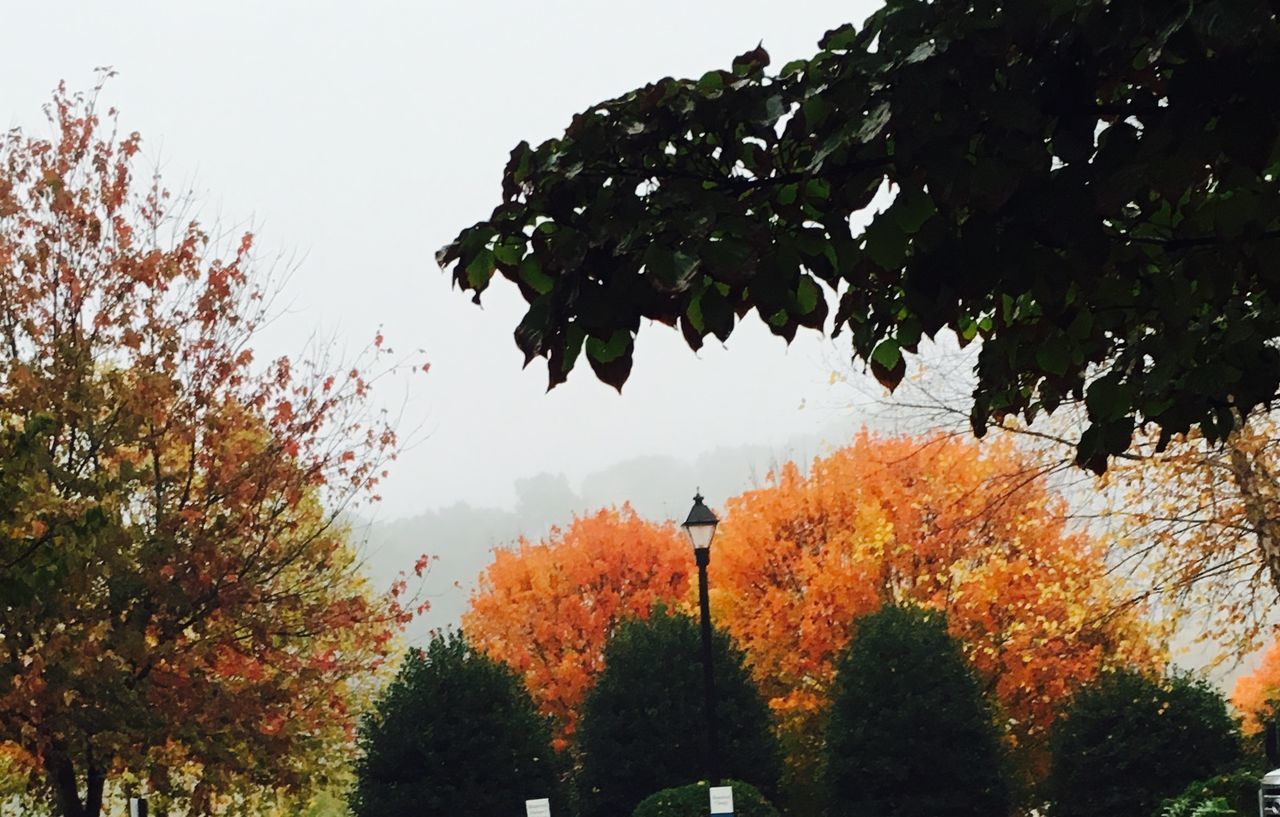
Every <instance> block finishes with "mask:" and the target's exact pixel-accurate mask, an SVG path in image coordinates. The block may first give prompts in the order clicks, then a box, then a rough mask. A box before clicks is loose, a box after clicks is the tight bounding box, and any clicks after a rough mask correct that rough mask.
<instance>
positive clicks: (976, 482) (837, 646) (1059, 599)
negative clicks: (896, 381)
mask: <svg viewBox="0 0 1280 817" xmlns="http://www.w3.org/2000/svg"><path fill="white" fill-rule="evenodd" d="M1007 442H1008V441H1003V443H1001V442H986V443H980V442H978V441H975V440H970V439H965V438H962V437H956V436H948V435H943V434H934V435H926V436H919V437H912V436H899V437H888V436H877V435H873V434H869V433H866V432H864V433H862V434H860V435H859V436H858V437H856V438H855V439H854V440H853V441H852V442H851V443H850V444H849V445H847V446H845V447H843V448H841V449H839V450H837V451H835V452H833V453H832V454H830V455H829V456H826V457H822V458H818V459H815V460H814V461H813V462H812V464H811V466H810V468H809V470H808V473H807V474H802V473H801V472H800V470H799V469H798V468H796V467H795V466H794V465H787V466H785V467H784V468H783V469H782V471H781V472H780V473H779V474H777V475H776V476H775V477H774V479H773V480H772V482H771V484H769V485H766V486H765V487H763V488H760V489H757V490H754V491H748V492H747V493H745V494H742V495H741V496H738V497H735V498H733V499H731V500H729V502H728V503H727V513H726V514H725V519H724V521H723V522H722V523H721V525H720V530H719V531H718V532H717V534H716V543H715V557H714V558H715V582H714V584H713V591H712V592H713V601H714V604H715V608H714V609H715V611H716V615H717V619H718V621H720V622H721V624H722V625H723V626H724V627H725V629H726V630H727V631H728V632H729V633H730V634H731V635H732V636H733V638H734V639H735V641H736V642H737V643H738V644H740V645H741V646H742V648H743V649H744V650H745V651H746V653H747V655H748V657H749V659H750V665H751V670H752V674H753V675H754V677H755V679H756V683H757V684H758V685H759V687H760V690H761V692H762V693H764V695H765V696H766V698H767V699H768V700H769V703H770V706H771V707H772V708H773V710H774V712H775V713H776V714H777V716H778V718H779V721H780V726H781V727H782V737H783V740H784V744H785V745H787V748H788V755H789V759H790V761H791V768H790V769H789V771H790V772H792V773H793V776H794V777H795V778H798V780H799V782H801V783H803V782H804V780H805V779H806V778H812V777H813V775H812V774H806V773H805V771H804V769H803V766H804V765H805V762H806V761H808V762H813V761H815V760H816V758H817V756H818V754H819V749H820V745H821V741H820V737H821V728H820V721H821V718H822V714H823V712H824V710H825V709H826V707H827V704H828V702H829V701H830V696H831V690H832V682H833V679H834V676H835V672H836V663H837V660H838V658H839V656H840V654H841V653H842V652H843V650H844V649H845V646H846V645H847V644H848V643H849V639H850V638H851V636H852V635H853V632H854V630H855V629H856V625H855V619H857V618H858V617H859V616H863V615H866V614H868V613H872V612H874V611H876V610H878V609H879V608H880V607H881V606H882V605H884V604H915V605H920V606H922V607H927V608H930V609H935V610H938V611H940V612H942V613H943V614H944V615H945V619H946V621H947V623H948V627H949V630H950V633H951V635H952V636H953V637H955V638H956V640H957V641H958V643H959V644H960V648H961V650H962V651H963V652H964V654H965V656H966V658H967V659H968V660H969V661H971V662H972V663H973V665H974V669H975V671H976V672H977V674H978V676H979V677H980V678H981V679H982V682H983V684H984V686H985V688H986V689H988V690H990V691H991V692H992V693H993V694H994V697H995V699H996V700H997V701H998V702H999V704H1000V705H1001V707H1002V708H1003V710H1004V714H1005V718H1004V719H1003V723H1005V724H1006V725H1007V728H1008V736H1007V738H1008V739H1009V740H1010V742H1011V744H1012V745H1013V746H1014V747H1015V755H1016V758H1017V760H1018V761H1019V764H1020V766H1021V767H1022V768H1023V770H1024V771H1027V772H1028V773H1031V774H1032V775H1033V776H1034V775H1035V774H1039V773H1042V772H1043V766H1044V762H1043V760H1044V757H1043V755H1044V751H1043V750H1044V742H1045V733H1046V730H1047V728H1048V726H1049V724H1050V723H1051V722H1052V720H1053V717H1054V714H1055V710H1056V708H1057V706H1058V705H1059V704H1060V702H1061V701H1062V700H1064V699H1065V698H1067V697H1069V696H1070V695H1071V693H1073V692H1074V691H1075V690H1076V689H1078V688H1080V687H1081V686H1082V685H1084V684H1085V683H1087V682H1089V681H1091V680H1092V679H1093V678H1094V677H1095V676H1096V674H1097V673H1098V671H1099V670H1100V669H1101V668H1103V667H1106V666H1109V665H1125V664H1128V663H1131V662H1138V663H1146V664H1151V663H1154V660H1155V659H1156V658H1157V656H1155V655H1154V654H1153V653H1154V650H1153V649H1152V648H1151V646H1150V644H1149V640H1148V639H1147V638H1146V637H1145V635H1146V634H1145V632H1144V630H1145V627H1144V625H1143V623H1142V621H1141V619H1140V618H1139V615H1138V613H1139V612H1140V610H1139V609H1135V607H1133V606H1129V605H1126V603H1125V602H1126V601H1127V600H1128V599H1129V594H1128V592H1126V588H1125V587H1124V586H1123V585H1121V584H1119V583H1118V582H1116V581H1114V580H1113V579H1112V578H1111V577H1109V575H1108V570H1109V567H1108V565H1107V563H1106V560H1105V558H1104V553H1103V548H1102V546H1101V543H1100V542H1098V541H1096V540H1094V539H1092V538H1090V537H1089V536H1087V535H1084V534H1081V533H1078V532H1071V531H1070V530H1069V529H1068V528H1067V522H1066V510H1067V509H1066V504H1065V501H1064V500H1063V499H1062V497H1061V496H1060V495H1058V494H1056V493H1055V492H1054V491H1052V490H1051V489H1050V487H1049V486H1048V485H1047V484H1046V480H1045V479H1043V478H1041V477H1040V473H1039V471H1038V470H1037V467H1036V466H1035V465H1034V464H1033V463H1032V462H1030V461H1029V460H1028V459H1027V458H1025V457H1024V456H1023V455H1021V454H1020V453H1019V452H1018V451H1017V450H1016V449H1014V448H1013V447H1012V446H1011V445H1008V444H1007Z"/></svg>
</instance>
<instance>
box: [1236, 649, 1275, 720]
mask: <svg viewBox="0 0 1280 817" xmlns="http://www.w3.org/2000/svg"><path fill="white" fill-rule="evenodd" d="M1231 705H1232V706H1234V707H1235V708H1236V711H1237V712H1239V713H1240V714H1241V715H1243V716H1244V724H1243V728H1244V732H1245V734H1248V735H1254V734H1257V733H1258V732H1261V731H1262V727H1263V725H1264V724H1265V723H1266V722H1267V721H1268V720H1273V719H1274V718H1275V717H1276V715H1277V714H1280V713H1278V712H1277V705H1280V641H1273V642H1272V643H1271V646H1270V647H1268V648H1267V650H1266V652H1264V653H1263V654H1262V663H1260V664H1259V665H1258V668H1257V669H1255V670H1254V671H1253V672H1251V673H1249V674H1248V675H1242V676H1240V678H1238V679H1237V680H1236V685H1235V687H1233V688H1232V690H1231Z"/></svg>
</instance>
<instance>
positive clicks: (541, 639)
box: [462, 505, 693, 745]
mask: <svg viewBox="0 0 1280 817" xmlns="http://www.w3.org/2000/svg"><path fill="white" fill-rule="evenodd" d="M692 567H693V558H692V556H691V555H690V553H689V547H688V544H687V543H686V542H685V540H684V537H683V536H682V534H680V532H679V531H678V530H676V528H675V526H674V525H671V524H666V525H655V524H652V523H650V522H646V521H645V520H643V519H641V518H640V517H638V516H636V514H635V511H633V510H632V509H631V507H630V506H629V505H624V506H623V508H622V510H621V511H619V510H614V509H610V510H602V511H599V512H597V513H595V514H594V515H592V516H586V517H581V518H577V519H575V520H574V521H573V522H572V523H571V524H570V525H569V527H568V528H566V529H564V530H560V529H558V528H553V529H552V531H551V535H550V536H548V537H547V538H546V539H544V540H543V541H541V542H538V543H536V544H535V543H531V542H529V541H526V540H523V539H522V540H521V541H520V542H519V544H518V545H517V547H516V548H515V549H512V550H499V551H497V553H496V556H495V558H494V561H493V563H492V564H491V565H490V566H489V568H488V569H487V570H486V571H485V572H484V574H483V575H482V576H481V578H480V585H479V588H478V589H477V590H476V592H475V593H474V594H473V595H472V598H471V609H470V610H469V611H468V612H467V613H466V615H464V616H463V619H462V628H463V631H464V632H465V633H466V634H467V637H468V639H469V640H470V641H471V643H472V644H473V645H475V646H477V647H479V648H480V649H483V650H484V651H486V652H487V653H488V654H489V655H491V656H493V657H494V658H496V659H499V660H501V661H505V662H506V663H507V664H508V665H510V666H511V667H513V668H515V670H516V671H517V672H519V673H520V674H521V675H522V676H523V677H524V680H525V683H526V684H527V686H528V688H529V690H530V692H531V693H532V694H533V697H534V700H536V701H537V703H538V705H539V706H540V707H541V708H542V711H543V712H546V713H547V714H549V715H553V716H554V717H555V718H556V719H557V721H558V722H559V724H560V726H561V727H562V730H563V732H562V736H561V738H560V741H561V745H563V743H564V740H565V739H567V738H568V737H569V736H571V735H572V734H573V730H574V726H575V724H576V721H577V710H578V705H579V704H580V703H581V702H582V699H583V697H584V696H585V695H586V692H587V689H588V688H589V687H590V685H591V681H592V679H593V678H594V676H595V673H596V672H597V671H598V670H599V669H600V667H601V653H602V651H603V649H604V642H605V639H606V637H607V636H608V634H609V632H610V631H611V630H612V629H613V627H614V625H615V624H616V623H617V622H618V621H619V620H621V619H624V618H631V617H642V618H643V617H645V616H647V615H648V614H649V611H650V609H652V607H653V606H654V604H655V603H657V602H669V603H671V602H675V601H677V600H678V599H680V598H682V597H683V596H684V595H685V593H686V591H687V590H688V587H689V571H690V570H691V569H692Z"/></svg>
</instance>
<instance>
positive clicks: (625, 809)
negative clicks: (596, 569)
mask: <svg viewBox="0 0 1280 817" xmlns="http://www.w3.org/2000/svg"><path fill="white" fill-rule="evenodd" d="M701 654H702V645H701V636H700V634H699V632H698V625H697V624H696V623H695V622H694V620H693V619H692V618H690V617H688V616H685V615H682V614H679V613H672V612H669V611H667V610H665V609H662V608H658V609H655V610H654V611H653V613H652V614H651V615H650V616H649V618H648V619H647V620H639V619H630V620H628V621H625V622H623V623H622V624H621V625H620V626H619V627H618V628H617V631H616V632H615V633H614V635H613V636H612V637H611V638H610V639H609V642H608V644H607V645H606V647H605V651H604V671H603V672H601V673H600V675H599V677H598V678H597V679H596V683H595V686H594V687H592V689H591V692H590V693H589V694H588V695H587V699H586V701H585V703H584V704H583V709H582V720H581V723H580V724H579V726H578V738H577V746H578V751H579V753H580V755H581V758H582V768H581V771H580V773H579V775H578V788H579V800H580V803H581V809H582V815H583V817H611V815H617V814H630V813H631V811H632V810H633V809H634V808H635V807H636V806H637V805H638V804H639V803H640V801H641V800H643V799H644V798H645V797H647V796H649V795H650V794H653V793H654V792H656V791H659V790H661V789H667V788H673V787H675V786H682V785H685V784H688V783H694V782H696V781H697V780H699V779H700V778H701V777H702V776H703V775H704V773H705V757H706V755H705V751H706V728H705V724H706V718H705V713H704V711H703V677H702V664H701V659H700V656H701ZM712 665H713V668H714V672H715V685H716V713H717V718H718V724H719V749H720V751H719V771H720V774H722V775H723V776H724V777H726V778H733V779H736V780H742V781H744V782H747V783H750V784H752V785H753V786H755V787H757V788H759V789H760V790H761V791H762V792H764V793H765V795H766V796H772V795H773V793H774V792H775V790H776V787H777V781H778V748H777V743H776V741H775V739H774V737H773V733H772V730H771V725H770V721H769V710H768V707H767V706H766V705H765V703H764V701H763V700H761V698H760V695H759V693H758V692H756V688H755V686H754V685H753V684H752V683H751V677H750V675H749V674H748V672H747V669H746V667H745V665H744V657H743V655H742V653H741V652H740V651H739V650H738V649H737V648H736V647H734V646H733V644H732V642H731V641H730V640H729V637H728V636H727V635H725V634H724V633H723V632H720V631H718V630H717V631H715V632H714V635H713V638H712Z"/></svg>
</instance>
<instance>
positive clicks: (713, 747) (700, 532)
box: [681, 493, 720, 786]
mask: <svg viewBox="0 0 1280 817" xmlns="http://www.w3.org/2000/svg"><path fill="white" fill-rule="evenodd" d="M719 523H720V520H719V519H716V515H715V514H714V513H712V512H711V509H710V508H708V507H707V506H706V505H705V504H703V501H702V494H700V493H699V494H695V495H694V497H693V507H692V508H691V509H690V510H689V518H688V519H686V520H685V521H684V524H683V525H682V526H681V527H683V528H684V532H685V533H686V534H687V535H688V537H689V542H690V543H691V544H692V545H693V558H694V560H695V561H696V562H697V564H698V605H699V607H700V608H701V612H702V678H703V684H702V686H703V690H702V691H703V709H704V710H705V713H706V718H707V745H706V750H707V755H706V757H705V758H704V762H705V764H706V766H705V771H706V774H707V784H708V785H711V786H718V785H720V746H719V736H718V735H717V732H718V726H719V725H718V724H717V723H716V678H715V673H714V671H713V669H712V666H711V598H710V596H709V595H708V593H707V565H709V564H710V563H711V540H712V539H713V538H715V535H716V525H718V524H719Z"/></svg>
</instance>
